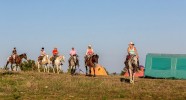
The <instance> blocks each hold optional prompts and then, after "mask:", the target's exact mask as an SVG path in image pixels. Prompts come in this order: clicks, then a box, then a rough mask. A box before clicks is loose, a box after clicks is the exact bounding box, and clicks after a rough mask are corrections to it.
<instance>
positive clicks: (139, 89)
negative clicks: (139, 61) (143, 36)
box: [0, 72, 186, 100]
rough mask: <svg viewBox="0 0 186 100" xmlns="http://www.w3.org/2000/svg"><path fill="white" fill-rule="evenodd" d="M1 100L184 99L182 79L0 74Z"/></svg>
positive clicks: (25, 73) (185, 99) (24, 73)
mask: <svg viewBox="0 0 186 100" xmlns="http://www.w3.org/2000/svg"><path fill="white" fill-rule="evenodd" d="M0 77H1V79H0V99H1V100H14V99H18V100H186V80H168V79H145V78H136V81H135V84H129V83H128V82H121V81H120V80H121V78H124V77H122V76H105V77H103V76H97V77H95V78H94V77H85V76H84V75H80V76H70V75H68V74H59V75H58V74H53V73H50V74H48V73H38V72H19V73H18V72H17V73H16V72H0Z"/></svg>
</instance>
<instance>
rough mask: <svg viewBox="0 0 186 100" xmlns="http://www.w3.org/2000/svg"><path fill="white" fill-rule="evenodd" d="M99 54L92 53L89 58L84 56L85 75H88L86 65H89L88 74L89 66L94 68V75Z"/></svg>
mask: <svg viewBox="0 0 186 100" xmlns="http://www.w3.org/2000/svg"><path fill="white" fill-rule="evenodd" d="M98 59H99V56H98V55H97V54H95V55H92V56H91V57H90V58H87V57H85V67H86V76H87V75H88V72H87V71H88V67H89V75H91V67H92V68H93V70H94V77H95V76H96V75H95V67H96V64H97V63H98Z"/></svg>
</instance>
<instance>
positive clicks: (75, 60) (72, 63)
mask: <svg viewBox="0 0 186 100" xmlns="http://www.w3.org/2000/svg"><path fill="white" fill-rule="evenodd" d="M77 57H78V56H77V55H74V56H71V57H70V58H69V67H70V69H71V75H74V74H75V72H76V66H78V67H79V62H78V58H77Z"/></svg>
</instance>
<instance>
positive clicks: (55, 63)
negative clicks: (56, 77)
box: [50, 55, 65, 74]
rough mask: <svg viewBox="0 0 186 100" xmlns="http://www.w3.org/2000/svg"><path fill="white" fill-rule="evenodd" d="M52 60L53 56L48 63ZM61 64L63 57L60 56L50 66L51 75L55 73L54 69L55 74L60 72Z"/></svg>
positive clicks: (63, 60)
mask: <svg viewBox="0 0 186 100" xmlns="http://www.w3.org/2000/svg"><path fill="white" fill-rule="evenodd" d="M52 59H53V56H52V57H50V61H52ZM63 62H65V56H63V55H61V56H58V57H57V58H56V60H55V61H54V64H52V66H53V68H52V69H53V73H55V70H54V68H55V67H56V69H57V73H58V74H59V72H60V70H61V66H62V65H63Z"/></svg>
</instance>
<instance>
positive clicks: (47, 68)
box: [46, 64, 50, 73]
mask: <svg viewBox="0 0 186 100" xmlns="http://www.w3.org/2000/svg"><path fill="white" fill-rule="evenodd" d="M46 67H47V72H48V73H49V70H50V68H49V66H48V64H47V65H46Z"/></svg>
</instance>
